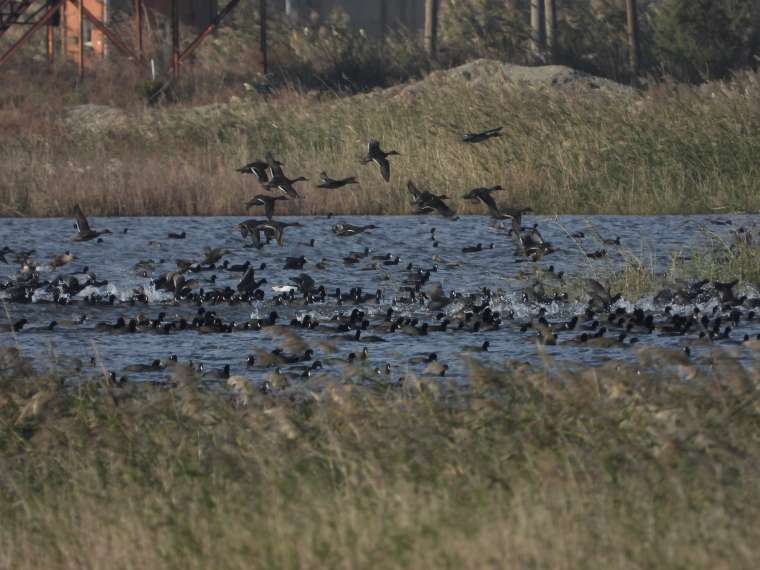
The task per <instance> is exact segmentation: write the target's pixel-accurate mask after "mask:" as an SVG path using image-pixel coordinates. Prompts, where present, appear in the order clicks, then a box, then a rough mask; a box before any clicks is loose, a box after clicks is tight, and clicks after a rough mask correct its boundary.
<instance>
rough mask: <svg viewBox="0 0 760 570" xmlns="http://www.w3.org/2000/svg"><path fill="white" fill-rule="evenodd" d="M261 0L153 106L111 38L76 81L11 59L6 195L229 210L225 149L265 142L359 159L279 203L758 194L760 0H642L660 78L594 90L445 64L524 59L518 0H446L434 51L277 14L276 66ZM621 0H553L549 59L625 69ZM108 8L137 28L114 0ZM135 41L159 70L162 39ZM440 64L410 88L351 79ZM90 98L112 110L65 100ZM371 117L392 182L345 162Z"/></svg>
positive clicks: (724, 202) (353, 208)
mask: <svg viewBox="0 0 760 570" xmlns="http://www.w3.org/2000/svg"><path fill="white" fill-rule="evenodd" d="M255 4H256V3H251V2H246V3H241V5H240V7H239V8H238V9H237V10H236V11H235V12H234V13H233V16H232V18H231V19H230V20H229V21H228V22H227V23H226V25H225V26H222V27H221V28H220V30H219V31H218V32H217V33H216V34H215V35H214V36H212V37H211V38H210V39H209V41H208V42H207V43H206V44H204V45H203V46H202V48H201V49H199V50H198V51H197V52H196V56H195V59H194V60H193V61H192V62H191V64H189V65H186V66H185V67H184V68H183V75H182V79H181V81H180V82H179V84H177V85H171V86H170V87H169V88H168V89H166V90H164V91H162V93H163V95H162V96H161V97H160V98H159V99H158V101H157V102H156V103H155V104H153V105H150V106H148V105H147V103H146V101H147V99H148V97H149V96H150V95H151V94H155V93H156V91H157V90H158V87H159V85H160V83H156V82H151V81H147V82H146V81H145V78H146V77H145V70H139V69H137V68H136V67H134V66H131V65H129V64H126V63H125V62H124V61H123V60H121V59H120V58H119V56H118V55H116V54H115V55H114V56H113V57H112V58H111V59H110V60H106V61H102V62H99V63H97V64H96V65H94V66H92V65H91V66H90V71H89V73H90V74H91V75H90V76H89V77H88V78H87V79H86V80H85V81H84V82H83V83H82V84H81V85H76V86H75V81H74V79H73V77H74V75H75V74H74V73H73V71H74V70H73V69H72V68H70V67H69V66H68V65H64V64H60V63H59V64H57V65H56V66H55V67H54V69H53V70H52V72H48V70H47V69H46V68H44V66H41V65H29V63H28V62H29V60H28V59H24V58H23V57H18V58H16V59H14V60H12V65H11V66H10V68H9V73H8V74H7V75H6V76H4V78H3V85H2V95H3V96H2V97H0V141H2V145H1V146H0V161H2V163H3V165H4V172H3V174H4V175H3V177H2V179H1V180H0V202H1V203H2V210H1V211H0V213H1V214H4V215H68V214H69V213H70V208H71V206H72V205H73V204H74V203H76V202H79V203H81V204H82V205H83V207H85V208H86V210H87V211H88V212H90V213H92V214H93V215H99V214H100V215H103V214H134V215H145V214H241V213H243V210H242V204H243V203H244V201H245V198H247V197H249V196H250V195H252V194H254V193H256V186H255V184H254V183H253V182H252V181H251V180H250V179H245V178H244V177H242V176H240V175H238V174H237V173H235V172H234V168H235V167H237V166H240V165H241V164H243V163H244V162H247V161H248V160H250V159H253V158H261V157H262V156H263V154H264V152H265V151H266V150H272V151H273V152H274V153H275V154H276V155H278V156H279V157H281V158H282V159H283V160H284V161H285V162H286V164H288V170H289V172H291V173H297V174H304V175H306V176H307V177H310V178H314V177H315V176H316V175H317V173H318V172H319V171H320V170H322V169H326V170H327V171H328V173H330V174H335V175H351V174H355V173H356V174H358V175H359V177H360V181H361V185H362V186H361V189H359V190H350V191H347V192H333V193H317V192H316V191H315V190H310V191H308V192H307V199H306V201H305V202H299V203H294V202H291V203H289V205H288V207H286V208H285V210H286V211H289V212H291V213H297V212H300V213H327V212H335V213H388V214H398V213H406V212H408V206H407V202H406V200H405V198H404V190H403V187H404V184H405V182H406V179H407V178H412V179H415V180H417V181H418V182H420V183H422V184H423V185H429V186H431V187H433V188H435V189H437V190H440V191H441V192H445V193H446V194H448V195H449V196H453V197H454V200H453V204H454V205H455V206H456V207H457V208H459V209H462V210H463V211H465V212H467V211H475V210H473V209H469V210H467V209H465V208H466V205H465V204H464V203H462V202H461V201H459V200H458V197H459V196H460V195H461V194H462V193H463V192H464V191H466V190H468V189H469V188H471V187H474V186H478V185H483V184H501V185H502V186H504V187H505V188H508V189H509V191H510V194H509V197H508V199H509V200H510V201H512V202H515V203H521V204H523V205H529V206H531V207H532V208H533V209H534V211H536V212H539V213H621V214H654V213H676V212H678V213H696V212H703V213H710V212H730V211H736V210H741V211H758V210H760V202H759V200H760V198H758V196H759V194H758V192H757V187H756V180H757V179H758V166H757V160H756V156H757V149H758V148H760V139H759V138H758V134H757V133H758V132H760V130H759V129H758V126H760V114H758V106H757V101H758V98H759V97H760V91H759V89H760V88H759V87H758V75H756V74H755V73H754V72H752V71H746V72H738V71H737V70H738V69H740V68H746V67H753V66H754V65H756V63H757V55H758V45H760V43H759V42H760V40H759V39H758V38H759V37H760V36H759V35H758V22H759V21H760V8H758V6H760V4H758V3H756V2H752V1H749V0H732V1H731V2H703V1H696V2H691V1H689V2H686V1H684V0H662V1H660V2H654V1H651V2H647V1H642V2H640V7H641V16H640V20H641V46H642V51H643V53H642V69H643V72H644V73H646V74H651V75H650V79H651V78H657V79H660V80H658V81H648V82H646V83H645V86H644V88H643V89H642V90H640V91H637V92H632V91H629V92H626V91H625V90H621V91H613V92H609V91H605V92H604V93H599V92H596V91H595V92H589V91H588V90H583V89H576V90H573V89H563V90H560V91H554V90H553V89H551V88H537V87H535V86H527V87H519V88H516V87H514V85H511V84H510V86H509V87H507V83H505V82H504V81H502V80H501V79H502V78H503V77H504V76H505V73H504V72H503V71H502V70H501V68H500V67H499V64H497V63H496V62H490V63H489V62H478V63H476V64H474V65H473V67H472V75H473V78H474V79H473V80H472V81H466V80H457V81H454V80H448V79H447V77H448V76H447V75H446V71H440V69H441V68H448V67H449V66H453V65H457V64H461V63H463V62H465V61H468V60H472V59H473V58H476V57H487V58H493V59H500V60H510V61H515V62H518V63H525V62H528V61H531V58H532V56H531V54H530V52H529V45H528V42H529V29H528V27H527V26H528V25H529V22H528V20H527V13H528V10H527V8H528V3H527V2H526V1H524V0H512V1H508V2H504V1H501V0H500V1H495V0H493V1H492V0H461V1H456V2H454V1H453V0H452V1H448V2H443V3H442V9H441V14H440V22H441V26H440V42H439V43H440V49H439V55H438V59H437V60H436V61H431V60H430V59H429V58H428V56H427V54H426V52H425V51H424V49H423V47H422V45H421V41H420V38H419V37H416V36H415V35H412V34H410V33H407V32H404V31H397V32H393V33H391V34H389V35H388V36H387V37H386V39H385V42H384V43H383V44H382V45H380V44H378V43H377V41H376V40H373V39H371V38H369V37H367V36H366V35H365V34H364V33H363V32H362V30H359V29H356V28H355V27H354V26H352V25H351V23H350V22H349V21H348V20H347V19H346V17H345V15H343V14H341V13H339V12H336V13H334V14H332V15H331V16H330V17H329V18H328V20H327V21H325V22H322V23H317V22H316V21H315V20H310V19H306V20H304V21H303V22H301V24H302V25H299V26H294V25H293V23H292V22H287V21H286V20H285V19H284V16H282V15H281V14H280V15H278V14H277V13H275V14H273V15H272V18H271V30H270V31H271V41H270V44H271V45H270V48H271V59H272V61H273V67H272V74H271V75H270V76H268V77H263V76H261V75H258V74H257V65H258V54H257V49H258V42H257V34H258V27H257V22H256V18H257V14H258V12H257V10H256V9H255V6H254V5H255ZM623 5H624V3H623V2H617V1H616V2H612V1H611V0H610V1H608V0H594V1H591V0H581V1H578V2H572V3H564V2H560V3H559V8H560V10H559V18H558V21H559V24H558V42H557V43H558V46H559V49H558V52H557V61H559V62H562V63H566V64H568V65H570V66H572V67H575V68H580V69H585V70H587V71H591V72H594V73H597V74H601V75H604V76H608V77H611V78H614V79H617V80H621V81H624V82H625V81H627V80H628V79H630V78H629V77H628V76H627V75H626V74H627V73H628V71H627V69H628V68H627V65H626V58H627V46H626V43H625V33H624V32H625V17H624V16H625V14H624V9H623ZM113 25H114V26H115V27H117V28H118V27H119V26H122V28H123V29H122V33H123V34H128V33H129V29H130V28H129V23H128V21H125V20H124V19H123V18H122V19H121V20H119V16H118V14H114V16H113ZM125 37H128V35H127V36H125ZM146 42H147V43H146V49H147V50H148V53H149V54H153V55H154V56H155V57H157V58H158V59H157V61H158V68H159V70H165V69H166V65H167V62H166V61H165V60H162V59H161V53H162V52H161V49H160V46H161V45H162V44H161V42H162V38H161V37H160V36H159V35H157V34H153V35H149V36H148V37H147V39H146ZM25 49H27V51H29V50H33V49H34V46H28V47H27V48H25ZM27 55H28V54H27ZM431 71H432V72H433V75H432V76H430V79H427V80H425V81H424V83H422V84H421V85H422V86H423V88H421V89H416V88H414V89H406V88H398V87H394V88H393V89H392V90H391V91H388V92H384V93H369V94H362V95H359V96H354V97H346V95H355V94H356V93H366V92H367V91H369V90H371V88H373V87H378V86H380V87H392V86H394V85H397V84H398V83H399V82H403V81H407V80H411V79H415V78H421V77H427V76H428V74H429V72H431ZM729 76H730V77H729ZM457 77H459V78H460V79H461V77H462V74H461V73H460V74H458V75H457ZM484 77H485V78H486V80H485V81H483V80H482V79H483V78H484ZM674 79H676V80H685V81H690V82H699V81H702V80H706V79H712V81H709V82H706V83H702V84H701V85H699V86H688V85H685V84H681V83H678V82H677V81H674ZM724 81H725V82H724ZM74 86H75V87H74ZM399 89H400V93H399V92H398V91H399ZM82 103H93V104H98V105H107V106H108V107H109V108H110V110H107V112H106V113H105V115H106V116H110V117H111V119H113V118H114V117H117V119H116V120H110V119H109V120H106V121H103V120H102V116H103V115H104V113H102V112H98V111H97V110H92V112H88V111H87V109H86V108H85V109H80V111H81V112H79V111H77V113H76V114H75V115H72V113H71V108H72V107H75V106H77V105H80V104H82ZM497 125H502V126H504V127H505V136H504V137H502V138H501V139H498V140H494V141H490V142H488V143H486V144H484V145H482V146H478V147H476V148H463V147H462V145H461V144H460V143H459V139H458V135H461V133H462V132H464V131H466V130H477V129H481V128H486V127H489V126H497ZM369 137H376V138H380V139H381V140H382V141H383V143H384V145H386V146H387V147H389V148H397V149H398V150H400V151H401V152H402V154H403V156H401V157H398V158H397V160H394V169H393V172H394V176H393V178H392V180H391V185H385V184H382V183H381V182H380V181H379V179H378V177H377V176H375V173H374V172H372V171H369V170H368V169H367V168H363V167H361V166H360V165H359V164H358V161H357V158H358V156H359V155H360V154H361V153H362V151H363V147H364V145H365V143H366V140H367V139H368V138H369Z"/></svg>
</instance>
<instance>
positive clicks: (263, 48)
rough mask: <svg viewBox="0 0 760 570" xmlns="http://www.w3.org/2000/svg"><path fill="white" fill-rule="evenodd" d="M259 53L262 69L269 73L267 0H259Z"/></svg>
mask: <svg viewBox="0 0 760 570" xmlns="http://www.w3.org/2000/svg"><path fill="white" fill-rule="evenodd" d="M259 55H260V56H261V71H262V72H263V73H264V74H265V75H266V74H267V73H269V55H268V53H267V0H259Z"/></svg>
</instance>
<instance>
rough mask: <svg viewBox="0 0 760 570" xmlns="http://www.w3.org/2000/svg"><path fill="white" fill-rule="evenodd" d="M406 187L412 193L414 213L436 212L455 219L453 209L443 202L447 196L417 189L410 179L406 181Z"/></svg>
mask: <svg viewBox="0 0 760 570" xmlns="http://www.w3.org/2000/svg"><path fill="white" fill-rule="evenodd" d="M406 188H407V190H409V193H410V194H411V195H412V204H414V206H416V210H415V211H414V213H415V214H430V213H432V212H438V213H439V214H441V215H442V216H443V217H444V218H452V219H456V214H455V213H454V211H453V210H452V209H451V208H449V206H448V205H447V204H446V203H445V202H444V200H447V199H448V197H447V196H444V195H442V194H441V195H438V194H433V193H432V192H430V191H428V190H419V189H418V188H417V186H416V185H415V184H414V182H412V181H411V180H409V181H408V182H407V183H406Z"/></svg>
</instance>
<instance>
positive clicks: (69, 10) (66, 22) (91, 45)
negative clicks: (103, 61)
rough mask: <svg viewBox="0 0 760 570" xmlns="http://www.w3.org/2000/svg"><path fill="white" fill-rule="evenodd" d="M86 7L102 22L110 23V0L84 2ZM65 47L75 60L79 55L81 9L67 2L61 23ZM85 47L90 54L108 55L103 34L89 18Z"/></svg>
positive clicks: (85, 33)
mask: <svg viewBox="0 0 760 570" xmlns="http://www.w3.org/2000/svg"><path fill="white" fill-rule="evenodd" d="M83 1H84V7H85V8H86V9H87V10H89V11H90V12H92V14H93V15H94V16H95V17H97V18H99V19H100V20H102V21H104V22H107V21H108V4H109V2H108V0H83ZM61 31H62V32H63V45H64V46H65V49H66V55H67V56H68V57H70V58H72V59H75V58H76V57H77V56H78V55H79V8H78V7H77V6H75V5H74V4H73V3H71V2H66V4H65V5H64V10H63V21H62V22H61ZM84 46H85V50H86V52H87V53H88V54H94V55H106V53H107V50H108V44H107V42H106V39H105V37H104V36H103V33H102V32H101V31H99V30H98V29H97V28H95V27H94V26H93V25H92V23H91V22H90V21H88V20H87V18H85V19H84Z"/></svg>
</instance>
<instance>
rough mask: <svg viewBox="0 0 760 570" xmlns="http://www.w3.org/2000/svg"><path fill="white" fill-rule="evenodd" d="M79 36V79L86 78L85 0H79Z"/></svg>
mask: <svg viewBox="0 0 760 570" xmlns="http://www.w3.org/2000/svg"><path fill="white" fill-rule="evenodd" d="M78 35H79V37H78V38H77V43H78V46H77V47H78V48H79V59H78V64H79V65H78V67H79V81H82V80H83V79H84V0H79V34H78Z"/></svg>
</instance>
